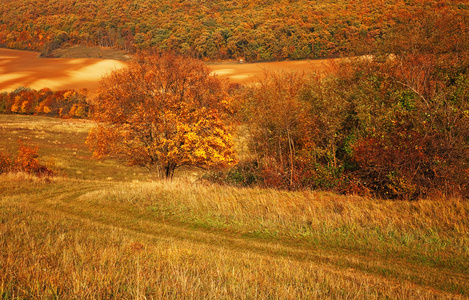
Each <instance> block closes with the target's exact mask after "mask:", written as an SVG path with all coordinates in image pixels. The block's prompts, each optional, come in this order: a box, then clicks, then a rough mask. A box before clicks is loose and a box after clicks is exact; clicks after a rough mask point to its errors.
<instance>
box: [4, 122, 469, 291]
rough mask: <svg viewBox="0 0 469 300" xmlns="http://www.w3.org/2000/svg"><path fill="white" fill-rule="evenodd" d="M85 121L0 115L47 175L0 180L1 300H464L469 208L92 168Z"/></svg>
mask: <svg viewBox="0 0 469 300" xmlns="http://www.w3.org/2000/svg"><path fill="white" fill-rule="evenodd" d="M91 126H92V123H90V122H88V121H77V120H60V119H51V118H42V117H28V116H14V115H0V139H1V141H2V142H1V143H0V151H4V152H10V153H12V154H13V153H14V152H15V150H16V149H17V146H18V145H17V140H19V139H21V140H23V142H25V144H27V145H33V146H34V145H37V146H38V147H39V155H40V158H41V160H42V162H44V163H46V164H48V166H50V167H51V168H53V169H54V170H55V171H56V172H57V174H58V175H57V176H55V177H54V178H52V179H47V178H36V177H33V176H31V175H28V174H23V173H16V174H2V175H0V270H1V271H0V296H1V298H3V299H25V298H27V299H102V298H115V299H165V298H167V299H233V298H234V299H466V298H468V297H469V203H468V201H467V200H463V199H452V198H445V197H442V198H441V199H428V200H419V201H412V202H408V201H390V200H380V199H371V198H363V197H358V196H341V195H336V194H332V193H327V192H320V191H299V192H288V191H278V190H271V189H260V188H234V187H227V186H220V185H215V184H211V183H208V182H204V181H201V180H197V178H198V175H199V174H198V173H199V171H197V170H184V171H181V172H180V173H179V174H176V178H175V179H173V180H172V181H164V180H156V179H152V178H151V177H149V175H148V174H147V173H146V171H145V170H143V169H139V168H136V167H128V166H125V165H123V164H120V163H118V162H116V161H112V160H109V161H104V162H98V161H95V160H92V159H91V153H89V151H88V149H87V147H86V145H85V144H84V141H85V139H86V135H87V132H88V130H89V129H90V127H91Z"/></svg>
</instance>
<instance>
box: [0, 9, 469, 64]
mask: <svg viewBox="0 0 469 300" xmlns="http://www.w3.org/2000/svg"><path fill="white" fill-rule="evenodd" d="M468 24H469V5H468V4H467V2H466V1H465V0H400V1H399V0H370V1H354V0H341V1H337V0H325V1H319V0H283V1H272V0H249V1H248V0H219V1H204V0H180V1H172V0H145V1H143V0H93V1H90V0H17V1H10V0H6V1H2V2H1V3H0V46H3V47H8V48H15V49H28V50H36V51H42V52H43V55H44V56H47V55H50V53H51V52H52V51H53V50H54V49H57V48H60V47H66V46H67V45H75V44H85V45H89V46H101V47H114V48H119V49H123V50H126V51H129V52H134V51H136V50H139V49H147V48H158V49H166V50H171V51H173V52H179V53H182V54H188V55H190V56H192V57H196V58H201V59H207V60H219V59H239V58H243V59H245V60H247V61H269V60H283V59H304V58H310V59H311V58H322V57H334V56H340V55H348V56H350V55H360V54H370V53H374V52H375V51H385V52H393V53H396V52H399V51H402V50H403V49H409V46H412V47H420V48H428V47H429V45H437V43H434V42H433V41H435V40H438V41H439V43H438V44H439V45H442V44H443V45H444V47H443V48H441V49H440V48H439V47H438V46H435V47H433V48H432V49H427V50H428V51H432V52H434V51H448V50H449V51H461V49H460V48H461V47H462V45H467V43H466V42H464V41H465V40H467V39H468V32H469V29H468V28H467V27H468ZM402 46H404V48H403V47H402Z"/></svg>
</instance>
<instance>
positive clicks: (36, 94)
mask: <svg viewBox="0 0 469 300" xmlns="http://www.w3.org/2000/svg"><path fill="white" fill-rule="evenodd" d="M89 112H90V107H89V104H88V102H87V97H86V90H82V91H80V92H76V91H74V90H63V91H55V92H54V91H52V90H51V89H49V88H44V89H41V90H39V91H37V90H33V89H30V88H25V87H20V88H18V89H16V90H15V91H13V92H11V93H8V92H3V93H0V113H6V114H11V113H12V114H24V115H39V116H50V117H62V118H87V117H88V116H89Z"/></svg>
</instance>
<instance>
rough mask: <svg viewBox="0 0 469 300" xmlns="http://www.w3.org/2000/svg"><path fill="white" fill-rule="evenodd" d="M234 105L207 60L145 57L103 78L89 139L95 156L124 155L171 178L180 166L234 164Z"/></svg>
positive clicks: (172, 56)
mask: <svg viewBox="0 0 469 300" xmlns="http://www.w3.org/2000/svg"><path fill="white" fill-rule="evenodd" d="M229 104H230V99H229V96H228V94H227V93H226V91H225V88H224V83H223V82H222V81H221V80H220V79H219V78H218V77H217V76H215V75H212V74H211V73H210V71H209V70H208V68H207V67H206V66H205V65H204V64H203V63H202V62H199V61H197V60H193V59H185V58H182V57H178V56H175V55H172V54H153V55H146V56H145V55H140V56H139V57H138V58H137V59H136V60H135V61H134V62H132V63H131V64H130V65H129V66H128V67H127V68H125V69H122V70H116V71H114V72H113V73H111V74H110V75H109V76H108V77H106V78H104V79H103V81H102V82H101V87H100V90H99V96H98V97H97V99H96V101H95V103H94V105H93V110H94V112H93V119H94V120H95V121H96V122H97V126H96V127H95V128H94V129H93V130H92V131H91V132H90V134H89V137H88V143H89V144H90V146H91V148H92V149H93V151H94V155H95V157H98V158H101V157H106V156H112V157H116V158H120V159H123V160H125V161H127V162H128V163H130V164H132V165H140V166H144V167H146V168H147V169H148V170H149V171H150V172H155V171H156V172H157V173H158V174H160V175H162V176H164V177H166V178H171V177H172V176H173V174H174V170H175V169H176V168H178V167H181V166H197V167H201V168H209V167H222V166H226V165H230V164H232V163H233V162H234V160H235V158H234V151H233V149H232V146H233V144H232V139H231V135H230V133H229V131H228V129H227V126H225V124H224V122H223V120H222V116H223V114H224V113H225V112H228V109H229Z"/></svg>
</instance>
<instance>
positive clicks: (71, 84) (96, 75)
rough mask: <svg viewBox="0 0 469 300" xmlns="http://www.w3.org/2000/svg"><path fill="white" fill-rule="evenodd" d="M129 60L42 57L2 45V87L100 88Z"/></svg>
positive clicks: (0, 62) (0, 85)
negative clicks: (113, 71) (107, 74)
mask: <svg viewBox="0 0 469 300" xmlns="http://www.w3.org/2000/svg"><path fill="white" fill-rule="evenodd" d="M123 66H125V63H123V62H120V61H117V60H109V59H106V60H104V59H95V58H76V59H70V58H40V57H39V53H38V52H30V51H19V50H9V49H0V91H7V92H11V91H13V90H15V89H16V88H18V87H20V86H25V87H30V88H33V89H37V90H38V89H42V88H45V87H48V88H50V89H52V90H65V89H76V90H79V89H81V88H87V89H89V90H90V91H93V90H96V89H97V88H98V85H99V80H100V79H101V77H102V76H103V75H105V74H106V73H107V72H109V71H111V70H112V69H115V68H121V67H123Z"/></svg>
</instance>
